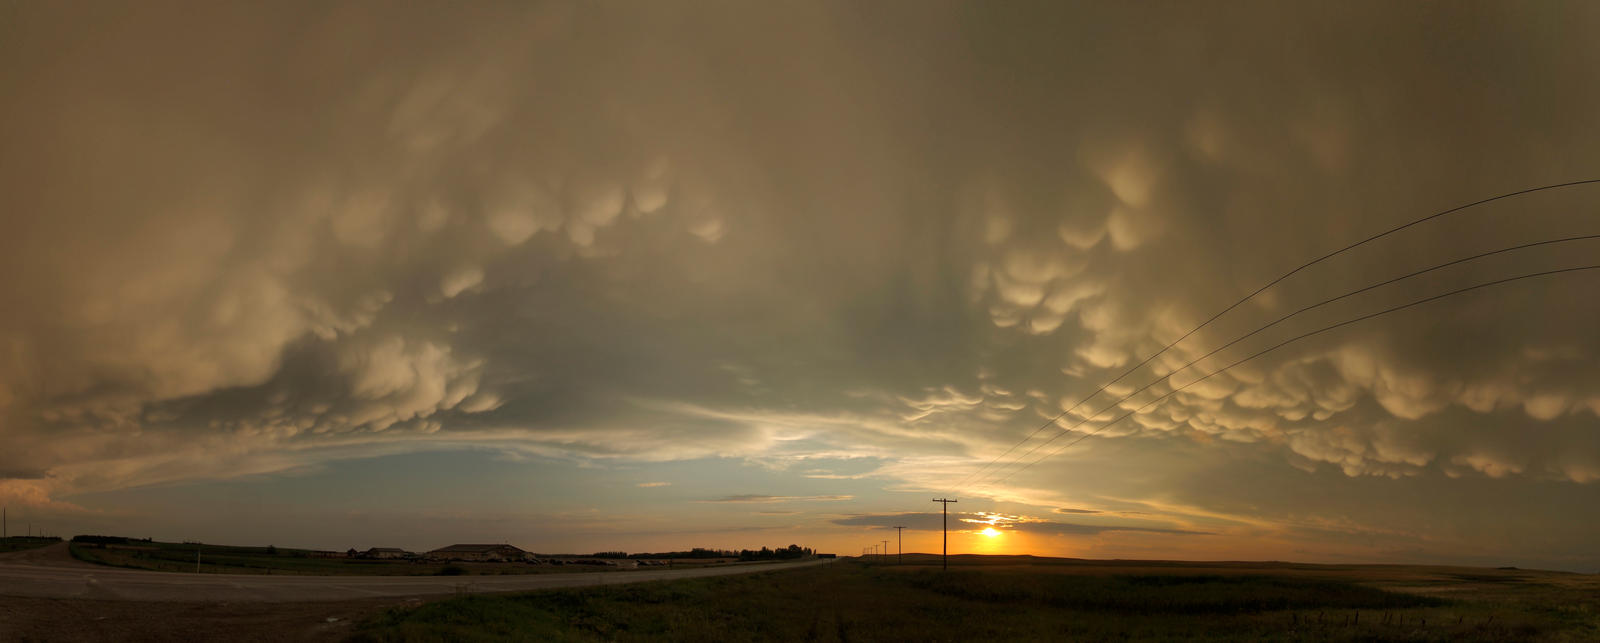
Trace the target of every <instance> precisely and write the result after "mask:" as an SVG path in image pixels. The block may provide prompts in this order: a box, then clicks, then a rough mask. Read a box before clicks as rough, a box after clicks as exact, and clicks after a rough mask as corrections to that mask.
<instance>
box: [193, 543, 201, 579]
mask: <svg viewBox="0 0 1600 643" xmlns="http://www.w3.org/2000/svg"><path fill="white" fill-rule="evenodd" d="M194 573H196V574H198V573H200V543H195V544H194Z"/></svg>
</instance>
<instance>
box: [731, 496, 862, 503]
mask: <svg viewBox="0 0 1600 643" xmlns="http://www.w3.org/2000/svg"><path fill="white" fill-rule="evenodd" d="M854 498H855V496H842V495H841V496H764V495H757V494H743V495H737V496H723V497H721V498H709V499H706V500H701V501H699V502H731V503H758V502H833V501H838V500H852V499H854Z"/></svg>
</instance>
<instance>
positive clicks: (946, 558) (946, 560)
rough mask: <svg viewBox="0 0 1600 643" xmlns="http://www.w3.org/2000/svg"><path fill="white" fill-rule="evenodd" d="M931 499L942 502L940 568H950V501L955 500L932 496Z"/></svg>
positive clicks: (953, 499)
mask: <svg viewBox="0 0 1600 643" xmlns="http://www.w3.org/2000/svg"><path fill="white" fill-rule="evenodd" d="M933 501H934V502H942V503H944V552H943V556H942V558H941V563H940V568H941V569H950V503H952V502H955V501H956V500H955V498H934V499H933Z"/></svg>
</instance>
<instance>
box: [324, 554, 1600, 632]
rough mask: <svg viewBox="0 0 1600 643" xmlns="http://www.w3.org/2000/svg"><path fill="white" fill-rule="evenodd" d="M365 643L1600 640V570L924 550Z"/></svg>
mask: <svg viewBox="0 0 1600 643" xmlns="http://www.w3.org/2000/svg"><path fill="white" fill-rule="evenodd" d="M355 638H356V639H357V640H363V641H444V640H451V641H455V640H464V641H475V640H476V641H492V640H507V639H516V640H569V641H589V640H679V641H704V640H732V641H740V640H752V641H753V640H822V641H834V640H838V641H892V640H1006V639H1021V640H1044V639H1051V640H1106V639H1124V640H1126V639H1134V640H1169V639H1177V638H1183V639H1199V640H1237V639H1266V640H1334V641H1344V640H1401V641H1444V640H1451V641H1459V640H1467V641H1498V640H1508V639H1510V640H1549V641H1584V640H1597V639H1600V576H1596V575H1585V574H1567V573H1558V572H1536V571H1525V570H1515V569H1498V570H1496V569H1478V568H1460V567H1416V566H1376V565H1348V566H1345V565H1298V564H1275V563H1225V564H1217V563H1178V562H1144V561H1127V562H1122V561H1111V562H1105V561H1074V560H1062V559H1043V558H1031V557H977V556H972V557H968V556H962V557H953V558H952V564H951V567H950V569H949V570H948V571H942V570H940V569H939V567H938V565H937V564H936V563H933V561H932V560H930V559H929V558H928V557H925V556H915V557H913V556H907V562H906V564H905V565H903V566H901V565H894V564H890V563H880V562H862V561H841V562H840V563H837V564H833V565H824V566H821V567H812V568H806V569H796V570H789V571H782V572H774V573H767V574H752V575H744V576H734V577H720V578H707V579H693V580H682V581H671V582H657V583H643V584H637V585H625V586H616V587H597V588H588V589H571V590H549V591H540V592H529V593H521V594H510V595H480V596H468V597H461V598H455V599H450V600H444V601H439V602H434V603H427V604H423V605H421V606H417V607H407V608H395V609H391V610H387V611H384V612H381V613H379V614H378V615H376V616H374V617H372V618H370V619H368V620H367V621H366V622H364V623H363V624H362V625H360V626H359V628H358V629H357V630H356V632H355Z"/></svg>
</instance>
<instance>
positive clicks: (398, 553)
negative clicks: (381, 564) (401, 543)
mask: <svg viewBox="0 0 1600 643" xmlns="http://www.w3.org/2000/svg"><path fill="white" fill-rule="evenodd" d="M409 556H411V554H410V553H409V552H407V551H406V550H404V549H399V548H396V547H373V548H372V549H368V550H366V551H364V552H361V557H362V558H407V557H409Z"/></svg>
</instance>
